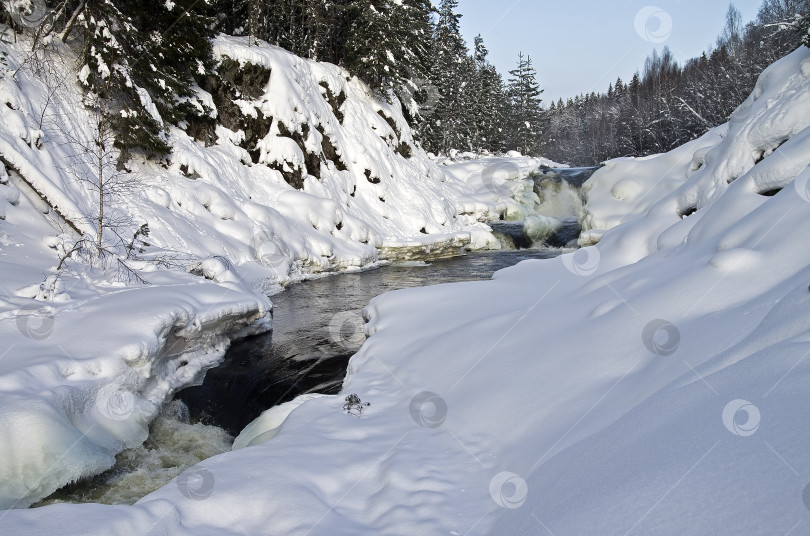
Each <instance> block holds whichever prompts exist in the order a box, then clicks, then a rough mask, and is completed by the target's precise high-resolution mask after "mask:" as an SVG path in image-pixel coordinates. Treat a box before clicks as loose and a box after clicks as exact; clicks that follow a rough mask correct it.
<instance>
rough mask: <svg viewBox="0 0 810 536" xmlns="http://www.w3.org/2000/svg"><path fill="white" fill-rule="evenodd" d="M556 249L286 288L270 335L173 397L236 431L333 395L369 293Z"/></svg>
mask: <svg viewBox="0 0 810 536" xmlns="http://www.w3.org/2000/svg"><path fill="white" fill-rule="evenodd" d="M574 225H575V223H574ZM570 232H573V231H569V233H570ZM561 251H562V250H560V249H557V248H549V247H540V248H535V249H520V250H512V251H492V252H477V253H471V254H468V255H465V256H462V257H455V258H452V259H446V260H440V261H432V262H430V263H426V264H402V265H396V264H395V265H390V266H384V267H382V268H378V269H374V270H369V271H366V272H361V273H355V274H341V275H337V276H332V277H326V278H323V279H317V280H313V281H307V282H305V283H299V284H294V285H290V286H289V287H287V289H286V290H284V291H283V292H281V293H279V294H276V295H275V296H273V297H272V298H271V299H272V300H273V331H272V332H271V333H268V334H266V335H260V336H257V337H251V338H249V339H246V340H243V341H240V342H237V343H235V344H234V345H233V346H232V347H231V349H230V350H229V351H228V353H227V354H226V356H225V361H224V363H223V364H222V365H220V366H219V367H217V368H215V369H212V370H209V371H208V373H207V374H206V377H205V380H204V382H203V384H202V385H200V386H196V387H189V388H186V389H184V390H183V391H181V392H180V393H179V394H178V395H177V397H178V398H179V399H181V400H182V401H183V402H185V403H186V405H187V406H188V407H189V410H190V413H191V419H192V421H195V420H199V421H201V422H203V423H205V424H211V425H216V426H219V427H221V428H224V429H225V430H227V431H228V432H230V433H231V434H234V435H235V434H238V433H239V431H241V430H242V428H244V427H245V426H247V425H248V424H249V423H250V422H251V421H252V420H253V419H255V418H256V417H258V416H259V414H261V412H262V411H264V410H266V409H268V408H270V407H272V406H275V405H277V404H281V403H283V402H286V401H288V400H292V399H293V398H295V397H296V396H298V395H300V394H304V393H312V392H317V393H327V394H334V393H337V392H338V391H340V387H341V385H342V383H343V379H344V376H345V372H346V367H347V365H348V361H349V358H350V357H351V356H352V355H353V354H354V353H355V352H356V351H357V349H358V348H359V347H360V345H361V344H362V342H363V340H364V337H363V335H362V326H363V320H362V310H363V308H364V307H365V306H366V305H367V304H368V302H369V301H370V300H371V299H372V298H374V297H375V296H378V295H380V294H382V293H384V292H389V291H391V290H397V289H402V288H408V287H420V286H428V285H437V284H440V283H452V282H457V281H472V280H476V279H489V278H490V277H492V274H493V273H494V272H495V271H497V270H500V269H502V268H506V267H508V266H512V265H514V264H517V263H518V262H520V261H522V260H525V259H542V258H551V257H556V256H557V255H559V254H560V253H561Z"/></svg>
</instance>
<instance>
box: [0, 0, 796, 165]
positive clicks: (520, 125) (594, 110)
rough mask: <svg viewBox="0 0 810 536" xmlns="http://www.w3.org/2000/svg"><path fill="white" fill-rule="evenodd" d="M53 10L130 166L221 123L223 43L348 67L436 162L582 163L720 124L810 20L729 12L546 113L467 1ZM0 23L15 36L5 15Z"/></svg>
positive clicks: (785, 11) (142, 1)
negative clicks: (709, 34) (169, 132)
mask: <svg viewBox="0 0 810 536" xmlns="http://www.w3.org/2000/svg"><path fill="white" fill-rule="evenodd" d="M47 4H48V7H50V8H52V10H53V15H52V16H50V17H49V19H48V20H47V21H46V24H44V25H43V26H42V27H40V28H39V30H38V33H39V34H38V36H37V39H38V40H41V41H45V40H47V39H49V38H53V37H54V36H58V37H59V38H61V39H62V40H63V41H65V42H66V43H68V44H70V45H71V46H73V47H74V48H75V49H76V50H78V51H79V55H80V65H79V67H78V69H77V75H78V78H79V80H80V82H81V83H82V84H83V85H84V86H85V88H86V89H87V90H88V94H89V95H92V96H93V98H91V99H88V102H87V103H86V104H87V105H88V106H90V107H93V108H95V109H96V110H97V111H98V112H99V113H100V114H102V115H103V116H105V117H108V118H109V126H110V129H111V130H112V131H113V132H114V134H115V144H116V147H117V148H118V149H121V150H123V154H125V155H127V154H129V152H130V151H139V152H142V153H145V154H146V155H148V156H160V155H161V154H165V153H166V152H168V151H170V147H169V146H168V145H167V143H166V137H165V132H164V127H165V125H164V124H163V123H164V122H165V123H170V124H173V125H185V126H186V127H187V128H192V129H193V128H199V126H200V125H201V124H203V125H204V124H205V123H206V122H211V121H212V119H211V117H210V115H209V113H208V112H209V111H210V110H207V109H206V107H205V105H204V103H199V102H196V101H195V100H194V98H193V91H192V88H193V87H194V86H195V84H199V85H200V86H202V85H203V82H204V81H203V78H204V77H205V75H206V73H208V72H210V70H211V69H213V68H214V62H213V56H212V49H211V44H210V39H211V38H212V37H213V36H215V35H217V34H219V33H225V34H229V35H237V36H248V37H249V38H251V39H257V40H263V41H266V42H269V43H271V44H275V45H278V46H280V47H282V48H284V49H287V50H289V51H291V52H293V53H295V54H297V55H299V56H302V57H305V58H309V59H313V60H317V61H326V62H331V63H335V64H338V65H341V66H343V67H345V68H346V69H347V70H348V71H349V72H351V73H352V74H354V75H356V76H357V77H359V78H360V79H362V80H363V81H365V82H366V83H367V84H368V86H369V88H370V90H371V91H373V92H374V93H375V94H376V95H377V96H378V97H379V98H383V99H386V100H388V101H389V102H390V101H393V100H394V99H398V100H399V101H400V103H401V104H402V107H403V112H404V114H405V117H406V118H407V119H408V121H409V122H410V124H411V126H412V127H413V128H414V130H415V132H416V133H417V135H418V138H419V141H420V142H421V143H422V145H423V147H424V148H425V149H426V150H428V151H432V152H434V153H437V154H448V153H450V152H451V151H452V150H458V151H473V152H477V153H481V152H492V153H498V152H504V151H508V150H518V151H520V152H522V153H524V154H530V155H539V154H542V155H543V156H546V157H548V158H550V159H552V160H555V161H559V162H564V163H569V164H579V165H589V164H597V163H599V162H602V161H604V160H606V159H608V158H612V157H617V156H641V155H647V154H652V153H657V152H662V151H667V150H670V149H672V148H674V147H676V146H678V145H680V144H682V143H684V142H685V141H688V140H690V139H693V138H695V137H697V136H699V135H701V134H703V133H704V132H706V131H707V130H709V129H710V128H712V127H714V126H717V125H719V124H721V123H723V122H724V121H726V120H727V118H728V115H729V114H730V113H731V111H732V110H734V108H735V107H736V106H738V105H739V104H740V103H741V102H742V100H743V99H744V98H745V96H746V95H748V94H749V92H750V91H751V89H752V87H753V84H754V83H755V81H756V78H757V76H758V75H759V74H760V73H761V71H762V70H763V69H764V67H765V66H767V65H769V64H770V63H772V62H773V61H775V60H776V59H778V58H780V57H782V56H783V55H785V54H787V53H788V52H790V51H792V50H793V49H795V48H796V47H797V46H798V45H799V44H800V43H801V41H802V39H805V38H806V35H807V32H806V30H805V28H806V27H807V23H806V21H807V14H808V13H810V0H765V2H764V4H763V5H762V7H761V9H760V11H759V14H758V16H757V18H756V20H755V21H753V22H751V23H749V24H747V25H743V22H742V19H741V16H740V13H739V11H738V10H737V9H736V8H735V7H734V6H733V5H731V6H730V7H729V10H728V14H727V16H726V21H725V27H724V30H723V32H722V34H721V35H720V36H719V37H718V38H717V41H716V44H715V46H714V47H713V48H712V49H711V50H708V51H706V52H705V53H704V54H703V55H702V56H700V57H698V58H694V59H691V60H689V61H688V62H686V64H685V65H679V64H678V63H677V62H676V61H675V59H674V57H673V55H672V53H671V52H670V51H669V49H667V48H664V49H663V51H661V52H659V51H653V52H652V54H651V55H650V56H649V57H648V58H647V61H646V63H645V65H644V68H643V70H642V71H641V72H640V73H636V75H634V76H633V77H632V79H631V80H629V81H624V80H622V79H618V80H616V82H615V83H612V84H610V86H609V87H608V89H607V91H606V92H605V93H602V94H597V93H591V94H587V95H585V94H583V95H579V96H577V97H575V98H570V99H568V100H567V101H563V100H559V101H557V102H552V103H544V102H543V100H542V89H541V84H540V81H538V79H537V71H536V67H535V66H536V65H537V63H536V62H537V60H538V58H530V57H528V56H525V55H523V54H522V53H517V54H516V63H515V68H514V69H513V70H510V71H509V73H508V74H507V76H506V78H505V79H504V76H503V75H502V74H500V73H498V71H497V70H496V69H495V67H494V66H493V65H492V64H491V63H490V62H489V61H488V51H487V48H486V45H485V43H484V41H483V39H482V38H481V37H480V36H478V37H476V38H475V40H474V42H473V43H472V46H471V47H470V45H468V43H466V42H465V40H464V39H463V38H462V36H461V31H460V26H459V21H460V18H461V14H460V13H459V10H458V0H441V2H439V4H438V6H436V7H434V6H433V4H432V3H431V2H430V1H429V0H401V1H396V0H266V1H259V0H210V1H208V2H198V1H194V0H175V1H170V2H166V1H164V0H103V1H92V2H91V1H86V0H48V2H47ZM0 18H2V20H4V21H6V22H7V23H9V24H12V25H14V24H17V25H19V21H15V20H14V17H11V16H10V14H9V13H8V11H7V8H6V7H5V4H0ZM718 22H719V21H718ZM539 60H540V61H542V59H539ZM107 73H109V74H107ZM147 95H148V98H145V96H147ZM153 105H154V106H153ZM154 110H156V111H157V113H154Z"/></svg>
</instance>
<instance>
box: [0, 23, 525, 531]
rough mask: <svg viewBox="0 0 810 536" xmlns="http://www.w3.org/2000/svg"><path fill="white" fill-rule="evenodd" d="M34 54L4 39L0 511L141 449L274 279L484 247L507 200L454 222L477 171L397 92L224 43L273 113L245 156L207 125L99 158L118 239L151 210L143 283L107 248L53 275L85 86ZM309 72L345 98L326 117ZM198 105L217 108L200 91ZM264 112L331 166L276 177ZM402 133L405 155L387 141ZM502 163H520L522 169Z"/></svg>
mask: <svg viewBox="0 0 810 536" xmlns="http://www.w3.org/2000/svg"><path fill="white" fill-rule="evenodd" d="M60 47H61V48H60ZM30 49H31V43H30V41H29V40H28V39H27V38H25V37H23V36H20V38H19V44H16V45H15V44H13V43H9V42H6V41H3V42H2V43H0V52H2V53H3V54H5V56H4V58H5V63H4V64H3V66H2V70H0V107H2V109H3V110H4V111H3V121H2V123H0V274H2V277H0V338H2V340H3V341H4V342H5V344H4V345H3V348H0V423H2V426H3V427H4V434H3V436H2V438H0V507H3V508H12V507H16V508H22V507H26V506H28V505H30V504H31V503H33V502H35V501H37V500H39V499H41V498H43V497H45V496H47V495H49V494H50V493H52V492H53V491H54V490H56V489H57V488H60V487H62V486H64V485H66V484H68V483H70V482H74V481H77V480H80V479H83V478H86V477H89V476H92V475H95V474H97V473H99V472H101V471H103V470H105V469H107V468H109V467H111V466H112V464H113V462H114V457H115V456H116V455H117V454H118V453H119V452H121V451H122V450H124V449H131V448H136V447H138V446H139V445H140V444H141V443H143V441H144V439H146V437H147V432H148V426H149V424H150V422H152V421H153V420H154V419H155V418H156V417H157V416H158V414H159V412H160V410H161V407H162V405H163V404H164V403H165V402H166V401H167V400H169V399H170V398H171V397H172V395H173V394H174V393H175V392H176V391H177V390H178V389H180V388H182V387H184V386H187V385H190V384H193V383H196V382H199V381H201V379H202V377H203V375H204V373H205V370H207V369H208V368H210V367H212V366H215V365H217V364H218V363H219V362H220V361H221V360H222V358H223V356H224V353H225V350H226V349H227V347H228V346H229V344H230V342H231V341H232V340H234V339H237V338H241V337H244V336H246V335H250V334H254V333H258V332H262V331H266V330H268V329H270V327H271V325H270V310H271V303H270V301H269V300H268V299H267V298H266V297H265V295H264V294H265V293H267V292H271V291H277V290H278V289H279V285H280V284H286V283H289V282H291V281H296V280H302V279H306V278H308V277H313V276H315V275H317V274H319V273H326V272H336V271H339V270H356V269H358V268H368V267H373V266H376V265H378V264H380V263H382V262H385V259H398V258H405V259H417V260H422V259H424V258H426V257H433V256H442V255H451V254H458V253H459V252H460V251H461V250H462V248H465V247H467V248H468V247H477V248H485V247H497V245H498V244H497V240H496V239H495V237H494V235H492V233H491V232H490V229H489V227H488V226H486V225H485V224H484V223H481V222H482V221H484V220H486V219H487V218H488V217H490V215H492V214H495V217H497V210H496V208H495V207H497V206H501V205H504V204H505V203H506V202H507V201H505V200H503V199H501V198H499V197H493V198H492V199H490V200H489V201H486V202H479V203H478V204H477V206H476V207H475V208H474V210H473V211H471V212H468V213H466V214H465V215H464V216H459V213H460V210H459V208H460V207H461V205H463V204H466V203H468V198H470V197H471V196H475V195H477V191H476V189H475V188H476V187H475V185H468V184H467V183H466V182H464V181H463V180H458V179H455V178H454V177H453V176H451V175H448V174H445V173H444V171H443V169H442V167H440V166H439V165H437V164H436V163H434V162H432V161H430V160H429V159H428V158H427V155H425V153H424V152H423V151H421V149H419V148H418V147H417V146H416V145H415V144H414V142H413V138H412V134H411V132H410V129H409V128H408V126H407V124H406V123H405V121H404V119H403V118H402V116H401V114H400V113H399V110H398V107H397V105H396V104H395V105H388V104H384V103H378V102H376V101H375V100H374V99H372V98H371V96H370V94H369V93H368V89H367V88H366V87H365V86H364V85H363V84H362V83H360V82H359V81H358V80H356V79H351V78H349V77H348V76H347V74H346V72H345V71H343V70H341V69H339V68H338V67H336V66H333V65H327V64H319V63H315V62H310V61H305V60H302V59H300V58H296V57H295V56H293V55H291V54H289V53H287V52H284V51H283V50H281V49H278V48H275V47H269V46H261V47H259V46H247V40H246V39H233V38H226V37H222V38H220V39H217V40H216V42H215V50H216V53H217V55H218V57H219V58H224V57H225V56H228V57H230V58H233V59H235V60H237V61H240V62H243V63H244V62H248V61H250V62H254V63H255V64H256V65H260V66H262V67H264V68H267V69H269V70H270V72H271V76H270V79H269V83H268V85H267V87H266V88H264V89H263V90H262V92H261V95H260V96H258V97H256V98H251V97H250V96H248V95H242V96H241V98H240V99H237V102H236V105H237V106H238V107H239V108H240V109H241V110H242V111H243V113H244V114H245V115H248V116H253V117H259V114H258V111H259V110H261V111H262V113H263V114H264V116H265V117H270V116H272V117H273V118H274V120H273V123H272V125H270V127H269V130H268V132H267V135H266V136H265V137H264V138H263V139H261V140H260V143H259V145H258V148H259V151H260V153H261V154H260V158H259V159H258V163H256V164H254V163H253V161H252V159H251V156H250V155H249V154H248V152H247V151H246V150H245V149H243V148H242V147H240V146H239V144H240V142H241V141H242V140H244V139H245V132H243V131H241V130H240V131H237V132H234V131H230V130H228V129H226V128H225V127H223V126H222V125H218V126H217V129H216V142H215V143H209V144H207V145H206V144H204V143H201V142H198V141H195V140H194V139H192V138H190V137H189V136H188V135H187V134H186V133H185V132H183V131H181V130H179V129H174V130H172V131H170V132H169V133H168V137H167V140H168V142H169V143H170V144H171V145H172V146H173V149H174V150H173V153H172V155H171V157H170V159H169V160H168V161H167V162H163V163H154V162H144V161H141V160H138V159H135V160H132V161H131V162H130V163H129V166H130V169H129V171H128V172H127V173H120V172H119V171H117V170H115V169H114V167H115V165H114V162H111V163H110V165H109V166H107V171H106V173H107V175H106V177H105V181H107V184H112V185H113V186H112V188H113V189H112V190H111V191H110V192H108V193H109V199H108V201H107V205H106V209H105V212H106V213H107V214H109V215H110V216H111V218H112V219H113V220H114V221H120V222H123V223H121V227H120V228H119V229H117V233H118V235H120V236H122V237H125V238H129V237H131V236H133V234H134V233H135V231H136V230H137V229H138V228H140V226H141V225H143V224H148V226H149V230H150V234H149V236H148V239H147V240H146V241H147V242H148V246H146V247H145V250H144V252H143V256H142V258H141V259H128V260H127V261H126V262H127V265H128V267H129V268H131V269H132V270H134V272H135V273H137V275H138V277H141V278H143V279H144V280H145V281H146V284H143V285H138V284H132V283H133V282H132V281H131V280H130V281H126V279H127V274H123V275H122V273H121V272H120V270H116V266H117V265H116V261H114V260H113V261H112V265H110V264H105V265H102V264H101V263H97V264H96V265H95V266H93V267H89V266H86V265H83V264H81V263H80V262H76V261H74V260H72V259H67V262H66V264H65V265H64V267H63V268H62V269H60V270H57V265H59V264H60V257H61V256H62V255H64V254H65V253H66V252H67V251H70V249H71V247H72V245H73V244H74V243H75V242H76V241H77V240H78V239H79V238H80V236H81V235H85V236H88V237H91V238H94V237H95V234H96V229H95V226H96V217H97V216H96V214H97V206H96V203H97V199H98V191H97V189H95V188H94V184H98V177H97V175H96V174H97V168H98V161H97V160H95V161H94V160H93V158H92V157H88V156H87V155H89V154H92V153H93V151H94V150H95V149H93V151H88V149H87V148H88V147H91V148H92V147H95V145H94V140H95V138H94V136H95V135H96V134H97V127H96V118H95V117H94V116H93V114H92V113H90V112H88V111H87V109H86V108H85V107H84V106H82V103H83V102H84V101H85V100H86V99H88V98H90V97H89V96H88V95H85V94H84V93H83V92H82V90H81V89H80V88H79V86H78V84H77V83H76V75H75V69H76V65H75V61H74V60H75V58H74V57H73V56H72V55H71V53H70V51H69V50H67V49H65V48H64V47H62V46H61V45H60V44H58V43H55V44H53V45H52V46H51V48H49V51H48V52H45V53H43V52H40V54H45V55H44V56H43V57H41V58H39V61H40V62H42V64H43V65H47V66H48V69H47V70H43V71H40V72H39V73H34V72H33V71H32V70H31V69H30V68H28V67H23V68H20V69H19V71H17V69H18V67H20V65H21V64H22V63H23V62H24V61H25V60H26V57H27V54H28V51H29V50H30ZM85 67H86V66H85ZM15 73H16V75H15ZM12 75H14V76H12ZM86 75H87V69H84V68H83V69H81V70H80V72H79V78H82V77H86ZM322 84H323V85H326V86H328V87H330V88H331V90H330V91H332V92H333V93H334V95H340V94H343V95H344V96H345V102H343V104H342V106H341V110H340V111H341V113H342V119H338V117H337V115H336V111H335V110H333V109H332V107H331V105H330V104H329V102H328V100H327V98H326V91H325V89H324V87H323V85H322ZM140 94H141V97H142V98H143V99H146V100H148V99H149V97H148V95H146V93H144V92H142V91H140ZM194 102H195V103H197V104H198V105H199V106H202V107H203V108H208V109H211V110H212V113H213V114H216V113H217V111H216V110H215V104H214V99H213V97H212V95H210V94H208V93H206V92H205V91H203V90H202V89H199V90H198V91H197V97H196V101H194ZM146 104H147V109H148V110H149V111H150V113H151V114H152V115H155V114H157V111H156V108H154V104H153V103H151V101H149V102H147V103H146ZM381 114H382V115H381ZM383 115H384V116H385V118H384V117H382V116H383ZM155 117H157V116H155ZM386 118H387V119H386ZM280 121H281V122H283V124H284V128H286V130H287V131H289V132H297V133H299V134H301V135H302V138H303V148H304V149H306V150H307V151H308V152H316V153H320V152H321V148H322V140H323V137H324V136H329V137H330V139H331V143H332V144H333V147H334V150H335V152H336V153H337V155H339V156H340V158H341V159H342V161H343V164H344V165H345V167H346V169H345V170H339V169H337V165H336V163H335V162H332V161H328V160H327V159H326V158H325V157H323V155H321V158H320V161H321V168H320V170H319V172H320V178H317V177H316V176H314V175H311V174H307V175H306V176H305V177H304V181H303V185H304V187H303V189H302V190H296V189H294V188H292V187H291V186H290V185H289V184H287V183H286V182H285V180H284V178H283V177H282V174H281V173H280V172H279V171H277V170H276V169H271V168H270V167H268V166H267V165H264V164H263V163H271V164H273V163H275V164H283V166H284V167H286V168H288V169H289V168H295V167H300V166H302V165H303V164H304V162H305V155H304V153H303V151H302V149H301V148H300V147H299V146H298V144H297V143H296V142H295V141H293V140H292V139H291V138H288V137H284V136H280V133H281V130H280V127H279V124H280V123H279V122H280ZM305 130H308V132H309V134H308V135H307V136H306V137H304V136H303V133H304V132H305ZM403 143H404V144H406V145H408V146H409V147H410V151H411V154H412V156H411V157H410V158H406V157H404V156H402V155H400V154H398V153H397V152H396V151H395V149H397V147H399V146H400V144H403ZM503 160H504V161H515V162H517V164H516V165H520V166H523V168H525V170H526V173H528V171H529V170H530V169H531V167H532V166H533V165H534V164H535V162H534V161H531V160H527V159H522V158H511V159H503ZM367 170H368V176H367ZM306 171H309V172H314V170H306ZM509 180H511V181H520V180H521V178H520V177H517V176H514V177H510V178H509ZM512 191H513V190H512V189H510V188H509V187H506V188H505V189H504V190H503V195H506V196H510V195H511V194H512ZM104 238H105V241H108V242H110V243H111V244H115V240H117V239H116V236H115V235H114V234H113V233H112V232H107V231H105V235H104ZM111 247H115V246H114V245H113V246H111ZM122 250H123V248H122V247H119V251H120V252H121V253H122V254H123V251H122ZM152 261H155V262H152ZM122 278H123V279H122ZM130 279H131V277H130ZM0 532H4V531H0Z"/></svg>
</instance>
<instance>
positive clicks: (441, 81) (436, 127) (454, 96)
mask: <svg viewBox="0 0 810 536" xmlns="http://www.w3.org/2000/svg"><path fill="white" fill-rule="evenodd" d="M457 7H458V1H457V0H442V2H441V4H440V6H439V16H438V22H437V24H436V29H435V32H434V39H433V51H432V54H431V71H432V73H433V77H432V82H433V84H434V85H435V87H436V90H437V91H438V93H439V95H440V99H439V101H438V103H437V105H436V109H435V113H434V114H433V115H431V116H430V118H429V119H428V120H427V121H426V122H425V124H423V126H422V130H423V134H424V139H425V144H426V146H427V147H428V148H430V149H431V150H433V151H437V152H443V153H445V154H446V153H447V152H449V151H450V149H457V148H462V147H463V145H464V142H465V141H468V140H467V136H466V135H465V134H466V133H465V127H466V125H467V122H466V121H465V115H466V113H467V112H468V110H465V109H464V108H463V104H462V103H463V93H464V92H465V91H466V89H465V88H466V85H467V82H468V80H467V79H466V78H465V74H467V71H466V69H465V68H466V66H467V61H466V60H467V47H466V45H465V44H464V40H463V39H462V37H461V30H460V23H459V21H460V19H461V15H459V14H458V13H456V11H455V10H456V8H457Z"/></svg>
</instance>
